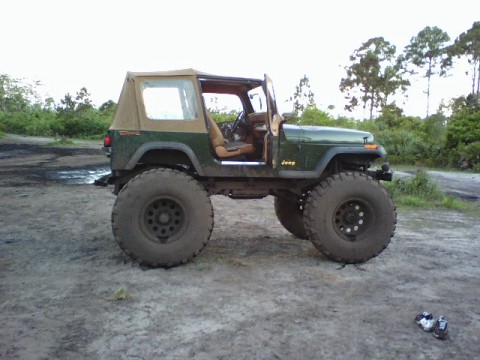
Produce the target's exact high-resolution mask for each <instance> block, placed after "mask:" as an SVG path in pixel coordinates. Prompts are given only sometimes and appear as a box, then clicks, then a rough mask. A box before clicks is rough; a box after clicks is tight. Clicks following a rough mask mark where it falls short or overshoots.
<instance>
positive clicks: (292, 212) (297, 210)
mask: <svg viewBox="0 0 480 360" xmlns="http://www.w3.org/2000/svg"><path fill="white" fill-rule="evenodd" d="M274 206H275V214H277V218H278V221H280V223H281V224H282V225H283V227H284V228H285V229H287V230H288V231H289V232H290V233H292V234H293V235H295V236H296V237H298V238H300V239H303V240H307V239H308V237H307V232H306V231H305V226H304V225H303V204H302V203H299V202H296V201H293V200H289V199H286V198H282V197H275V200H274Z"/></svg>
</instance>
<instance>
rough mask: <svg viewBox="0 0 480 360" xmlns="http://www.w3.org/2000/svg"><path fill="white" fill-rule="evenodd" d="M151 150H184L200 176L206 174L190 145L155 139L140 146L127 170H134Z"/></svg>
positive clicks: (129, 162)
mask: <svg viewBox="0 0 480 360" xmlns="http://www.w3.org/2000/svg"><path fill="white" fill-rule="evenodd" d="M150 150H178V151H181V152H183V153H184V154H185V155H187V157H188V158H189V159H190V161H191V162H192V164H193V166H194V167H195V170H196V172H197V173H198V175H200V176H204V171H203V169H202V166H201V165H200V161H198V158H197V156H196V155H195V152H194V151H193V150H192V148H191V147H190V146H187V145H185V144H182V143H176V142H163V141H155V142H149V143H146V144H143V145H142V146H140V147H139V148H138V149H137V151H135V154H133V156H132V157H131V158H130V160H129V161H128V163H127V165H126V166H125V169H126V170H132V169H133V168H134V167H135V165H137V163H138V161H139V160H140V159H141V158H142V156H143V155H144V154H145V153H147V152H148V151H150Z"/></svg>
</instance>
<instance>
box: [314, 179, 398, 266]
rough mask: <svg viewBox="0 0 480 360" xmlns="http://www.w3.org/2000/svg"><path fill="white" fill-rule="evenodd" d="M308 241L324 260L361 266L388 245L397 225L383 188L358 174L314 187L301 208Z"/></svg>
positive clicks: (392, 208)
mask: <svg viewBox="0 0 480 360" xmlns="http://www.w3.org/2000/svg"><path fill="white" fill-rule="evenodd" d="M304 214H305V216H304V223H305V229H306V232H307V235H308V238H309V239H310V241H311V242H312V243H313V245H314V246H315V247H316V248H317V249H318V250H319V251H320V252H321V253H322V254H324V255H325V256H327V257H328V258H330V259H332V260H334V261H337V262H341V263H361V262H364V261H367V260H368V259H371V258H373V257H375V256H377V255H378V254H380V253H381V252H382V251H383V250H384V249H385V248H386V247H387V246H388V244H389V243H390V239H391V237H392V236H393V235H394V232H395V226H396V222H397V213H396V209H395V205H394V203H393V201H392V199H391V197H390V195H389V194H388V193H387V191H386V190H385V188H384V187H383V186H382V185H381V184H380V183H379V182H378V181H376V180H374V179H373V178H371V177H370V176H367V175H365V174H362V173H353V172H346V173H340V174H336V175H333V176H331V177H329V178H327V179H326V180H325V181H323V182H322V183H321V184H319V185H317V187H315V188H314V189H313V191H312V192H311V194H310V196H309V198H308V199H307V202H306V204H305V211H304Z"/></svg>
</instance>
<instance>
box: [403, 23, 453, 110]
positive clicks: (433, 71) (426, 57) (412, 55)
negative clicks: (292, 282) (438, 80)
mask: <svg viewBox="0 0 480 360" xmlns="http://www.w3.org/2000/svg"><path fill="white" fill-rule="evenodd" d="M448 41H450V37H449V36H448V34H447V33H446V32H445V31H443V30H441V29H440V28H438V27H436V26H434V27H430V26H427V27H426V28H425V29H423V30H422V31H420V32H419V33H418V35H417V36H414V37H412V39H411V40H410V44H409V45H407V46H406V47H405V60H406V61H407V62H409V63H411V64H413V65H414V66H416V67H418V68H420V69H424V68H426V71H425V73H424V75H423V77H425V78H427V118H428V116H429V114H430V89H431V79H432V75H437V74H438V75H440V76H445V75H446V70H447V69H448V68H449V67H450V66H451V64H452V62H451V57H450V56H448V54H447V49H448V47H447V46H446V45H445V43H446V42H448ZM437 69H438V70H437Z"/></svg>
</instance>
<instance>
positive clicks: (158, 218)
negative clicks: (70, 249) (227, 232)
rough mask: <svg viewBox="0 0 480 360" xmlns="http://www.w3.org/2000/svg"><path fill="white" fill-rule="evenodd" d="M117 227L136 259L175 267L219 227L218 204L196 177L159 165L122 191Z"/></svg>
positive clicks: (122, 242) (114, 223) (120, 240)
mask: <svg viewBox="0 0 480 360" xmlns="http://www.w3.org/2000/svg"><path fill="white" fill-rule="evenodd" d="M112 228H113V234H114V236H115V240H116V241H117V242H118V244H119V245H120V247H121V248H122V249H123V250H124V251H125V252H126V253H127V254H128V255H129V256H130V257H131V258H133V259H134V260H136V261H138V262H139V263H141V264H144V265H148V266H152V267H158V266H160V267H172V266H176V265H179V264H182V263H186V262H187V261H188V260H190V259H192V258H193V257H195V256H196V255H198V254H199V253H200V251H202V249H203V248H204V247H205V245H206V244H207V242H208V240H209V238H210V234H211V232H212V229H213V208H212V204H211V202H210V198H209V197H208V196H207V193H206V192H205V190H204V189H203V188H202V187H201V186H200V184H199V183H198V182H197V181H196V180H194V179H193V178H191V177H190V176H188V175H186V174H184V173H182V172H180V171H177V170H171V169H154V170H150V171H146V172H144V173H142V174H140V175H138V176H136V177H135V178H134V179H132V180H131V181H129V182H128V183H127V184H126V185H125V186H124V188H123V189H122V191H121V192H120V193H119V194H118V197H117V200H116V202H115V205H114V207H113V212H112Z"/></svg>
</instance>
